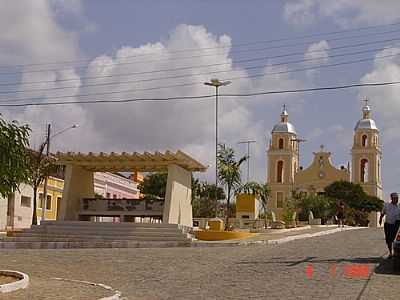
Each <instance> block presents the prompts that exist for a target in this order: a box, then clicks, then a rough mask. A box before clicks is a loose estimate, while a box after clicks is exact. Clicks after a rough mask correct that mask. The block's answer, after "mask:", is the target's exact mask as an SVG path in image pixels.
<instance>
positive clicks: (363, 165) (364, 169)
mask: <svg viewBox="0 0 400 300" xmlns="http://www.w3.org/2000/svg"><path fill="white" fill-rule="evenodd" d="M360 182H368V159H365V158H363V159H362V160H361V162H360Z"/></svg>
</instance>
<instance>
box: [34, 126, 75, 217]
mask: <svg viewBox="0 0 400 300" xmlns="http://www.w3.org/2000/svg"><path fill="white" fill-rule="evenodd" d="M74 128H78V125H76V124H74V125H72V126H69V127H67V128H65V129H63V130H61V131H59V132H57V133H55V134H53V135H52V136H51V135H50V133H51V124H47V135H46V141H45V143H46V159H49V156H50V140H51V138H54V137H55V136H57V135H60V134H62V133H64V132H66V131H68V130H70V129H74ZM47 182H48V175H47V174H46V176H45V177H44V182H43V199H42V217H41V221H44V220H45V218H46V216H45V213H46V204H47ZM34 209H36V208H34Z"/></svg>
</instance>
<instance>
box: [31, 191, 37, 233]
mask: <svg viewBox="0 0 400 300" xmlns="http://www.w3.org/2000/svg"><path fill="white" fill-rule="evenodd" d="M36 197H37V187H35V186H34V187H33V205H32V206H33V212H32V225H37V215H36V207H37V198H36Z"/></svg>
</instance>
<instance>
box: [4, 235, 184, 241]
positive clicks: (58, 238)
mask: <svg viewBox="0 0 400 300" xmlns="http://www.w3.org/2000/svg"><path fill="white" fill-rule="evenodd" d="M91 240H93V241H190V239H189V238H187V237H186V236H183V235H181V236H167V237H166V236H156V237H154V236H152V237H148V236H91V235H76V236H73V235H38V236H23V237H7V238H6V239H4V240H3V241H5V242H35V241H37V242H57V241H91Z"/></svg>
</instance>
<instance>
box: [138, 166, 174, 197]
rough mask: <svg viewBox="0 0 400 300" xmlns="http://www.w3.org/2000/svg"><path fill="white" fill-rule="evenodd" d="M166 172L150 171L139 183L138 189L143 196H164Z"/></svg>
mask: <svg viewBox="0 0 400 300" xmlns="http://www.w3.org/2000/svg"><path fill="white" fill-rule="evenodd" d="M167 177H168V173H165V172H163V173H151V174H150V175H148V176H146V177H145V178H144V180H143V182H142V183H140V184H139V190H140V191H141V192H142V194H144V195H145V197H156V198H165V191H166V187H167Z"/></svg>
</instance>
